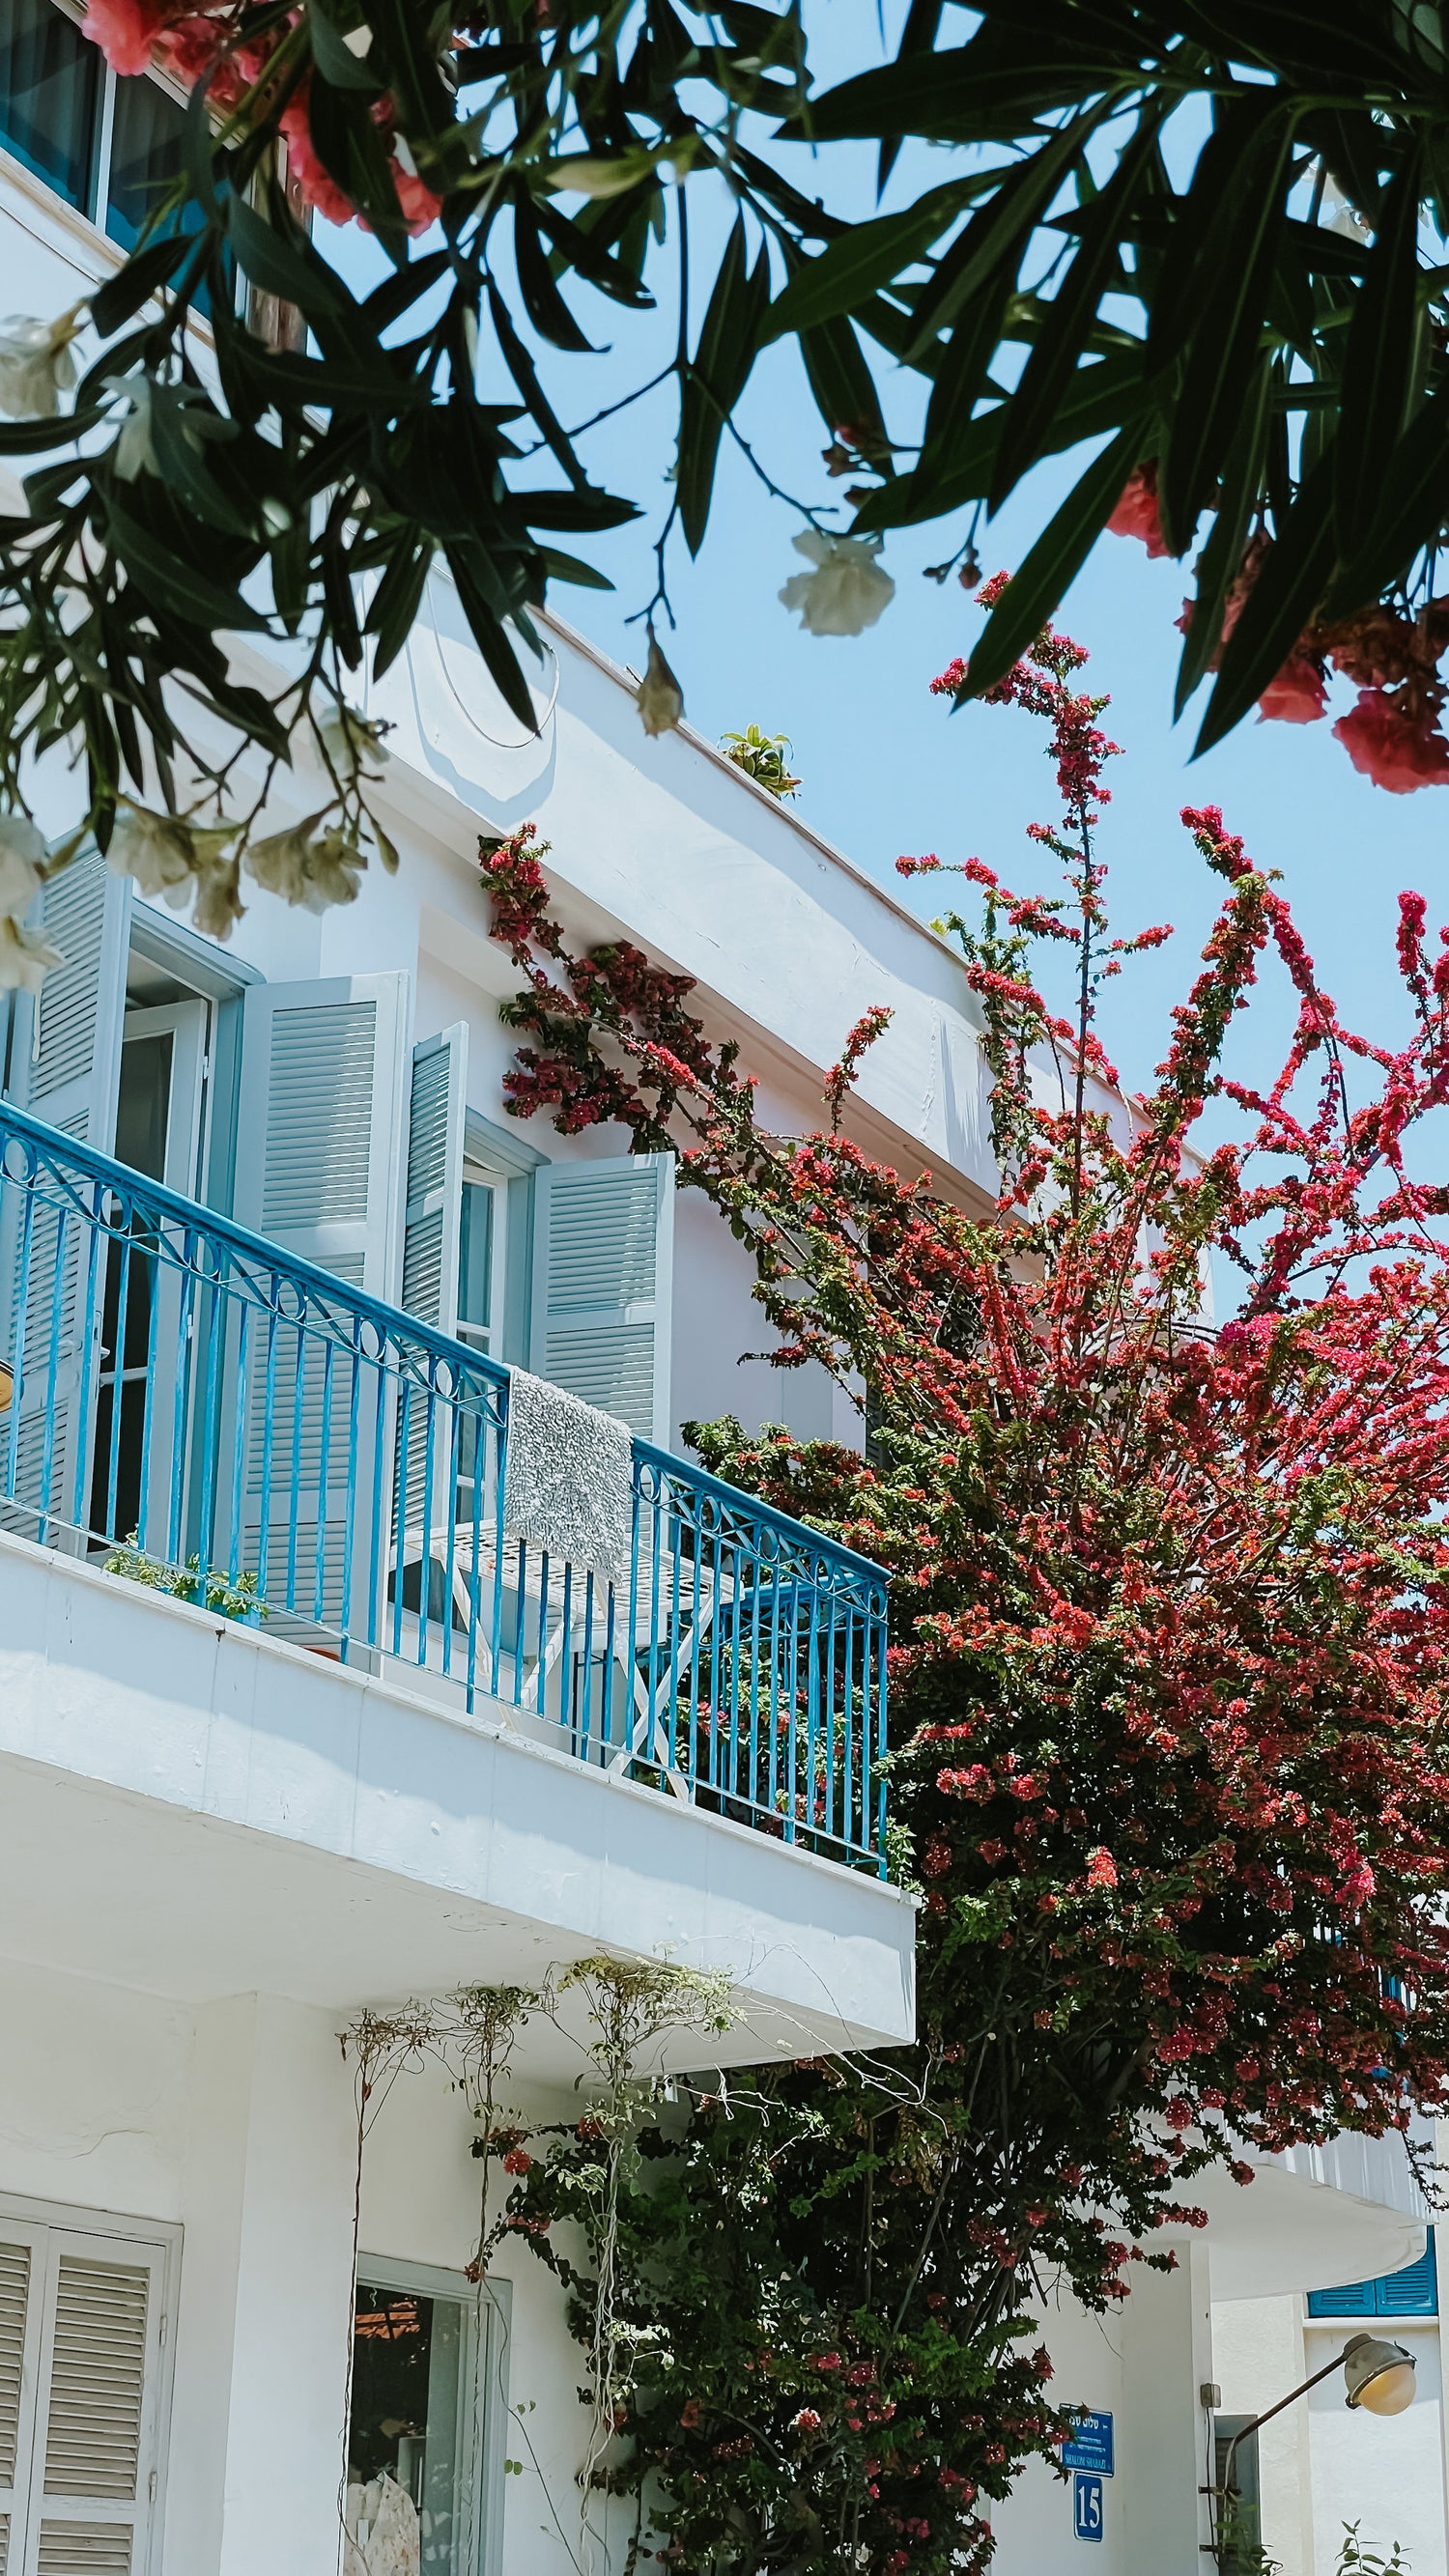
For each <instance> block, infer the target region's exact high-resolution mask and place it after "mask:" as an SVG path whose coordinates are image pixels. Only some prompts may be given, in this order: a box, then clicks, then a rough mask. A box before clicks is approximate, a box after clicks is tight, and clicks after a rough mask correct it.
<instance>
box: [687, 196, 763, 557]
mask: <svg viewBox="0 0 1449 2576" xmlns="http://www.w3.org/2000/svg"><path fill="white" fill-rule="evenodd" d="M746 260H747V249H746V242H745V223H744V217H743V215H737V216H736V218H735V221H734V224H733V227H732V228H731V232H730V237H729V240H728V242H727V243H726V244H725V251H724V257H723V258H722V259H721V261H720V264H719V270H718V274H717V275H716V277H715V281H714V285H713V288H712V289H711V292H710V299H709V303H708V305H707V306H706V308H705V316H704V320H703V321H702V323H701V324H700V327H699V342H698V346H697V347H696V349H695V353H694V359H693V363H692V364H691V366H690V368H689V372H688V374H687V376H686V377H685V380H684V387H683V391H682V393H681V395H680V403H679V463H678V467H677V469H676V482H675V489H676V492H677V494H678V498H679V518H680V525H681V526H682V528H683V530H684V541H685V544H686V545H687V546H688V548H689V551H690V553H691V554H692V555H697V554H698V552H699V549H700V547H701V545H702V544H703V542H704V531H705V526H706V523H707V521H708V519H709V504H710V496H711V494H712V492H713V490H714V475H715V466H716V463H717V462H718V458H719V443H720V438H721V435H722V433H723V430H724V425H725V422H726V421H727V420H728V418H729V417H730V415H731V413H732V412H733V410H734V408H735V405H736V403H737V402H738V401H739V399H740V396H741V394H742V393H743V392H744V389H745V385H746V383H747V381H748V378H749V373H750V369H751V367H752V366H753V365H754V362H755V351H756V349H757V347H758V345H759V338H760V332H761V330H762V328H763V325H764V322H765V317H766V315H767V313H768V311H769V300H770V262H769V255H768V253H767V251H766V250H765V248H764V246H763V244H762V245H761V249H760V253H759V257H758V258H757V259H756V261H755V265H754V269H753V271H750V270H748V269H747V266H746Z"/></svg>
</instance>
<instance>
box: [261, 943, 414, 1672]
mask: <svg viewBox="0 0 1449 2576" xmlns="http://www.w3.org/2000/svg"><path fill="white" fill-rule="evenodd" d="M407 985H408V979H407V977H406V975H403V974H390V975H352V976H334V977H325V978H322V979H321V980H319V981H317V982H315V983H307V984H257V985H253V986H252V987H251V989H250V990H249V991H248V992H247V994H246V996H245V999H244V1003H243V1020H242V1061H241V1084H240V1097H239V1118H238V1134H237V1154H236V1186H235V1195H234V1207H235V1213H236V1219H237V1222H238V1224H240V1225H244V1226H248V1227H250V1228H251V1230H252V1231H253V1232H254V1233H256V1234H261V1235H265V1236H266V1237H267V1238H268V1240H269V1241H271V1242H273V1243H275V1244H277V1245H278V1246H279V1247H280V1248H281V1249H282V1250H284V1251H286V1252H290V1253H293V1254H295V1255H297V1256H299V1257H300V1258H302V1259H304V1260H307V1261H312V1262H315V1263H317V1264H318V1265H319V1267H321V1268H322V1269H324V1270H330V1271H332V1272H333V1273H335V1275H336V1276H337V1277H338V1278H339V1279H341V1280H344V1281H346V1283H347V1285H348V1286H349V1287H352V1288H360V1289H363V1290H364V1291H366V1293H367V1294H368V1295H370V1296H374V1297H380V1298H390V1297H391V1296H392V1295H393V1293H394V1289H395V1285H396V1272H397V1267H398V1257H397V1256H398V1225H397V1208H398V1201H399V1195H400V1184H401V1153H402V1136H403V1050H402V1032H403V1026H404V1021H405V1014H406V1002H407ZM278 1339H279V1349H278V1363H277V1370H276V1373H275V1388H274V1398H273V1403H272V1408H271V1455H270V1487H269V1495H268V1504H267V1509H266V1515H265V1516H266V1523H267V1547H266V1566H265V1573H264V1577H263V1584H262V1590H263V1594H264V1597H265V1598H266V1599H267V1601H268V1602H269V1604H271V1605H273V1606H275V1607H280V1606H284V1604H285V1578H284V1569H287V1568H290V1567H295V1569H296V1572H295V1583H294V1588H295V1594H296V1598H295V1600H294V1601H293V1602H292V1603H291V1605H290V1606H291V1607H293V1608H298V1609H301V1608H303V1607H304V1606H306V1605H311V1604H313V1603H314V1601H315V1599H316V1596H317V1591H318V1589H319V1588H320V1591H321V1595H322V1601H323V1611H322V1620H323V1624H324V1626H331V1625H335V1624H336V1622H337V1619H338V1616H339V1611H340V1603H341V1599H342V1592H343V1565H342V1556H343V1549H342V1547H341V1545H340V1544H339V1543H338V1539H337V1536H336V1529H337V1525H338V1524H340V1523H342V1522H343V1521H344V1519H345V1517H346V1513H347V1503H348V1495H347V1457H348V1420H347V1405H348V1399H347V1398H346V1397H342V1398H341V1399H339V1397H338V1395H337V1388H338V1387H339V1386H343V1385H345V1384H346V1383H347V1380H346V1376H345V1373H339V1371H338V1368H337V1364H336V1363H335V1362H334V1383H333V1398H332V1402H331V1404H330V1406H329V1405H328V1404H327V1403H326V1400H325V1398H326V1390H325V1382H324V1381H325V1361H324V1356H323V1350H322V1346H321V1344H320V1343H319V1342H318V1341H316V1340H314V1339H312V1338H311V1337H310V1336H308V1337H305V1363H304V1369H303V1379H302V1385H301V1388H300V1390H299V1389H298V1387H297V1384H296V1377H295V1365H296V1340H295V1337H294V1336H290V1335H288V1334H287V1332H286V1329H285V1327H283V1328H282V1329H281V1331H280V1333H279V1337H278ZM232 1343H233V1351H232V1365H233V1367H234V1366H235V1330H234V1329H233V1335H232ZM282 1345H285V1348H283V1347H281V1346H282ZM248 1379H249V1384H248V1392H247V1399H246V1405H245V1412H246V1417H247V1418H246V1425H245V1435H244V1436H245V1439H246V1459H245V1472H244V1476H243V1506H242V1516H243V1529H242V1531H241V1533H240V1535H239V1545H238V1546H237V1548H236V1550H235V1553H236V1557H237V1561H238V1563H240V1564H243V1565H249V1566H251V1567H253V1568H256V1567H257V1565H258V1562H259V1543H260V1526H261V1519H262V1502H261V1495H262V1482H263V1465H264V1450H263V1434H264V1429H265V1418H266V1394H265V1353H264V1346H263V1343H262V1340H261V1337H260V1335H256V1336H255V1338H254V1342H253V1348H252V1352H251V1356H250V1361H249V1368H248ZM373 1394H374V1387H373V1384H372V1381H371V1378H370V1377H369V1379H368V1381H367V1383H366V1386H365V1400H366V1402H367V1405H368V1407H369V1425H370V1421H371V1412H370V1408H371V1404H372V1399H373ZM227 1410H228V1412H229V1411H230V1404H228V1408H227ZM324 1421H325V1423H326V1426H327V1431H328V1455H327V1457H326V1459H324V1458H323V1457H322V1434H323V1426H324ZM230 1436H231V1426H230V1423H229V1422H228V1421H225V1420H224V1422H223V1437H224V1438H229V1437H230ZM372 1455H373V1443H372V1435H371V1430H370V1428H369V1430H368V1435H367V1437H366V1439H365V1440H364V1441H363V1442H362V1444H361V1452H360V1460H359V1469H358V1473H359V1478H360V1479H361V1480H362V1481H361V1482H360V1483H359V1484H358V1486H357V1487H356V1488H355V1490H354V1495H353V1504H354V1549H355V1554H356V1560H357V1561H355V1562H354V1565H353V1569H352V1573H353V1600H354V1603H355V1604H356V1605H357V1608H358V1609H360V1607H361V1603H360V1597H359V1594H358V1579H359V1563H360V1561H362V1560H363V1559H364V1558H365V1555H366V1547H367V1542H368V1539H369V1537H370V1532H371V1520H372V1515H373V1512H374V1509H375V1502H374V1498H373V1497H372V1495H371V1493H370V1491H368V1490H366V1489H365V1488H366V1480H367V1477H368V1476H369V1474H370V1461H371V1458H372ZM294 1488H295V1491H296V1496H297V1503H296V1510H295V1512H294V1511H293V1509H292V1494H293V1490H294ZM319 1503H320V1510H319ZM354 1615H356V1614H354Z"/></svg>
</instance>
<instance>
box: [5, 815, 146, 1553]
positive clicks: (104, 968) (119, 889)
mask: <svg viewBox="0 0 1449 2576" xmlns="http://www.w3.org/2000/svg"><path fill="white" fill-rule="evenodd" d="M31 918H32V924H33V926H36V927H38V928H40V929H41V930H43V931H44V933H45V936H46V937H47V938H48V939H49V940H50V941H51V942H52V944H53V945H54V946H55V947H56V948H58V949H59V951H60V953H61V956H62V957H63V958H64V960H65V963H64V965H63V966H56V967H54V968H52V970H51V972H50V974H48V975H47V977H46V979H45V982H44V984H43V985H42V986H41V989H40V991H39V993H38V994H32V993H17V994H16V996H15V1008H14V1018H13V1024H12V1029H11V1044H10V1078H9V1083H8V1086H7V1097H8V1098H9V1099H11V1100H13V1101H14V1102H15V1103H16V1105H17V1107H18V1108H21V1109H28V1110H29V1111H30V1112H31V1115H32V1116H33V1117H36V1118H43V1119H44V1120H45V1121H46V1124H47V1125H48V1126H51V1127H58V1128H60V1129H61V1131H62V1132H63V1133H64V1134H65V1135H67V1136H71V1137H74V1138H75V1139H76V1140H77V1142H78V1143H82V1144H87V1145H94V1146H95V1147H97V1148H98V1150H99V1151H100V1152H101V1153H103V1154H108V1153H110V1152H111V1150H112V1148H113V1146H114V1143H115V1134H116V1096H117V1093H118V1091H119V1089H120V1079H121V1027H122V1023H123V1020H124V1017H125V1008H126V951H127V946H128V942H129V938H130V921H131V881H130V879H129V877H118V876H116V875H114V874H113V872H112V871H111V869H109V868H108V867H107V866H106V863H105V861H104V860H103V859H102V858H101V857H100V856H99V854H98V853H97V852H96V851H94V850H91V851H87V852H86V853H84V854H83V855H82V856H81V857H80V858H77V859H73V860H72V861H71V864H70V866H69V867H68V868H62V869H61V871H60V873H59V875H57V876H55V877H52V878H51V879H50V880H49V881H48V883H47V884H46V886H45V888H44V890H43V892H42V894H41V896H40V899H39V902H38V905H37V907H36V910H35V912H34V913H33V915H32V917H31ZM5 1195H6V1197H7V1199H9V1200H10V1201H12V1202H18V1196H19V1194H18V1193H17V1192H13V1191H7V1192H6V1194H5ZM59 1227H60V1219H59V1217H58V1216H57V1215H55V1214H52V1213H49V1212H47V1211H45V1210H40V1211H38V1212H37V1215H36V1218H35V1221H34V1223H33V1224H32V1227H31V1232H30V1243H29V1250H28V1254H27V1253H26V1251H25V1248H24V1244H23V1237H22V1232H21V1224H20V1210H19V1206H18V1203H16V1204H12V1205H11V1206H9V1207H7V1208H6V1210H5V1220H4V1226H3V1232H0V1357H3V1358H4V1360H5V1362H6V1364H7V1366H8V1367H10V1368H11V1369H12V1370H13V1372H14V1374H15V1376H16V1377H17V1379H18V1380H19V1382H20V1387H21V1395H20V1419H19V1429H18V1436H17V1441H16V1456H15V1484H14V1492H15V1498H16V1500H17V1502H18V1503H19V1504H20V1506H21V1509H20V1511H19V1512H18V1514H17V1515H16V1516H15V1518H14V1520H13V1522H11V1523H10V1524H9V1525H11V1526H13V1527H15V1528H17V1529H19V1530H21V1531H22V1532H23V1533H24V1534H25V1535H27V1536H29V1537H32V1538H34V1537H37V1536H40V1537H43V1538H47V1539H52V1540H53V1539H54V1538H55V1536H56V1535H57V1532H56V1530H55V1528H54V1527H53V1526H52V1524H54V1523H55V1522H57V1521H58V1522H61V1523H68V1522H70V1521H72V1520H76V1519H83V1518H84V1516H85V1512H86V1507H87V1485H88V1478H89V1456H88V1451H89V1437H90V1426H87V1425H86V1424H83V1423H82V1422H81V1420H80V1415H79V1407H78V1406H77V1403H76V1396H77V1393H78V1391H79V1387H80V1380H81V1364H82V1361H83V1359H84V1357H85V1356H86V1355H85V1354H84V1353H83V1352H82V1350H81V1347H80V1336H81V1333H82V1331H83V1329H84V1324H85V1279H86V1262H87V1254H88V1249H89V1246H88V1241H87V1240H86V1239H85V1238H84V1236H83V1230H82V1228H81V1227H80V1226H79V1224H77V1223H75V1222H74V1221H72V1222H71V1223H70V1225H69V1226H68V1227H67V1229H66V1239H65V1242H64V1244H62V1243H61V1241H60V1234H59ZM22 1264H23V1267H24V1274H25V1275H24V1283H23V1284H24V1296H23V1299H22V1295H21V1290H22ZM57 1265H58V1266H57ZM96 1309H97V1325H96V1333H97V1335H98V1331H99V1321H98V1319H99V1311H100V1298H99V1293H98V1295H97V1301H96ZM53 1355H54V1358H55V1363H56V1366H55V1376H54V1381H53V1395H52V1381H51V1374H50V1371H51V1361H52V1356H53ZM90 1358H91V1385H92V1388H94V1383H95V1371H96V1368H97V1366H98V1365H99V1360H98V1354H97V1350H94V1349H93V1350H92V1352H91V1354H90ZM47 1410H49V1412H50V1414H51V1419H52V1429H51V1434H50V1439H51V1465H50V1476H49V1487H48V1494H47V1491H46V1477H45V1446H46V1413H47ZM6 1428H7V1430H8V1429H9V1425H8V1424H7V1425H6ZM3 1455H4V1459H5V1463H6V1465H8V1459H9V1450H8V1443H7V1444H6V1447H5V1450H4V1452H3ZM42 1501H44V1502H45V1506H46V1518H45V1521H44V1522H43V1523H42V1521H41V1519H40V1517H39V1515H40V1506H41V1504H42Z"/></svg>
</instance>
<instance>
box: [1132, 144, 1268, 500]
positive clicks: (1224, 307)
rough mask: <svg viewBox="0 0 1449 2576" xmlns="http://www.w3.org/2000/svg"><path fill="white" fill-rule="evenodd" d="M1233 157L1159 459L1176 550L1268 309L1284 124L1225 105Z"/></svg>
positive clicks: (1239, 401)
mask: <svg viewBox="0 0 1449 2576" xmlns="http://www.w3.org/2000/svg"><path fill="white" fill-rule="evenodd" d="M1229 119H1232V120H1234V121H1235V122H1236V128H1237V132H1238V135H1239V138H1240V145H1241V148H1240V149H1239V151H1238V154H1237V169H1236V175H1235V180H1234V185H1233V186H1232V188H1231V189H1230V190H1229V191H1228V193H1227V194H1226V195H1225V197H1224V200H1223V204H1222V207H1221V209H1220V211H1219V214H1218V217H1217V219H1216V221H1215V222H1214V223H1213V224H1212V226H1211V228H1210V230H1209V232H1208V235H1207V237H1206V239H1205V240H1204V242H1203V244H1202V251H1201V256H1200V258H1199V261H1198V266H1197V271H1196V277H1197V280H1198V302H1197V310H1196V317H1195V320H1194V323H1193V327H1192V332H1191V336H1190V338H1189V340H1188V343H1187V348H1186V352H1185V355H1184V358H1183V363H1182V375H1181V379H1180V382H1179V385H1178V388H1177V395H1176V400H1175V402H1174V404H1173V410H1172V420H1171V427H1170V430H1169V433H1168V443H1167V452H1166V454H1165V456H1164V458H1163V460H1162V473H1161V501H1162V515H1163V527H1164V532H1165V534H1166V536H1167V541H1168V544H1169V545H1170V546H1172V547H1174V549H1175V550H1177V551H1181V549H1182V548H1183V547H1184V546H1186V544H1187V543H1188V541H1189V540H1190V538H1191V536H1192V532H1193V529H1194V528H1195V527H1196V525H1197V522H1198V519H1199V517H1200V515H1201V513H1202V511H1203V509H1204V507H1205V506H1206V503H1207V499H1208V495H1209V493H1210V491H1211V489H1212V487H1213V485H1214V484H1215V483H1216V482H1217V480H1218V478H1219V476H1220V475H1221V473H1222V469H1223V463H1224V459H1225V457H1226V453H1227V449H1228V446H1229V443H1230V441H1231V439H1232V436H1233V432H1234V430H1235V429H1236V427H1237V425H1238V421H1239V418H1240V416H1241V412H1242V406H1243V401H1244V398H1245V396H1246V393H1247V389H1248V384H1249V380H1250V378H1251V376H1252V373H1253V369H1254V367H1255V365H1256V363H1257V356H1258V344H1259V340H1260V337H1261V333H1262V328H1263V316H1264V312H1265V309H1266V306H1267V301H1268V288H1269V282H1270V280H1271V277H1272V273H1273V264H1274V261H1275V259H1276V257H1277V251H1278V233H1279V228H1280V227H1281V225H1282V222H1283V200H1284V193H1285V191H1284V179H1285V174H1286V171H1287V166H1288V159H1289V148H1290V145H1291V141H1292V120H1291V116H1289V115H1287V114H1285V113H1284V112H1283V111H1282V110H1280V109H1279V108H1278V107H1277V106H1276V105H1270V106H1268V107H1266V108H1264V107H1260V105H1259V103H1258V101H1257V100H1252V101H1247V102H1240V103H1235V104H1234V105H1233V106H1232V107H1230V108H1229V109H1228V110H1227V111H1226V113H1225V117H1224V125H1226V124H1227V122H1228V121H1229Z"/></svg>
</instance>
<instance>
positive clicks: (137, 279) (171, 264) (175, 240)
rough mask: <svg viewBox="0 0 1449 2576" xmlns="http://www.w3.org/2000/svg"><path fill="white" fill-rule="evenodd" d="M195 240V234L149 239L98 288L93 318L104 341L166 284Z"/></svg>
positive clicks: (92, 307) (92, 300)
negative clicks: (159, 239) (142, 247)
mask: <svg viewBox="0 0 1449 2576" xmlns="http://www.w3.org/2000/svg"><path fill="white" fill-rule="evenodd" d="M194 240H195V235H194V234H188V233H168V234H167V235H166V236H165V237H164V239H162V240H161V241H153V242H147V244H146V246H145V248H144V249H143V250H133V251H132V253H131V256H130V258H129V259H128V260H127V261H126V263H125V266H124V267H123V268H118V269H117V271H116V274H115V276H114V277H108V278H107V279H106V280H105V282H104V284H103V285H101V286H98V287H97V289H96V291H95V293H94V295H93V296H92V297H91V320H92V321H93V322H94V324H95V326H96V329H97V330H98V331H99V333H100V335H101V338H102V339H103V340H109V338H110V336H111V334H112V332H113V331H119V330H120V328H121V325H122V323H123V322H129V321H130V319H131V316H132V314H133V313H139V312H140V309H141V307H142V305H143V304H147V303H149V302H150V299H151V297H152V296H153V295H155V294H156V293H157V292H158V290H159V289H160V288H161V287H163V286H165V285H166V283H167V281H168V279H169V278H170V277H171V276H172V275H173V273H174V271H175V270H176V269H177V267H178V266H179V265H180V262H181V259H182V256H183V254H184V253H185V252H186V251H188V250H189V249H190V248H191V245H192V243H193V241H194Z"/></svg>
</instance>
